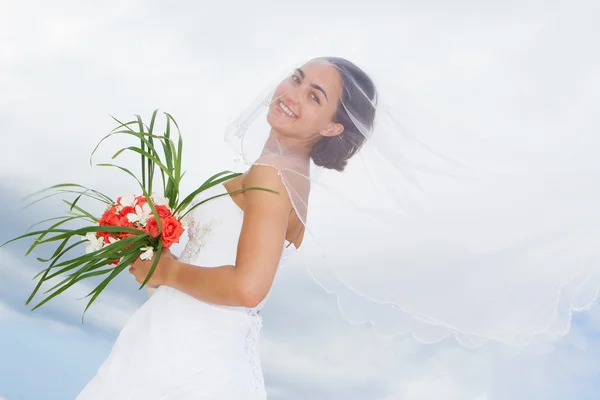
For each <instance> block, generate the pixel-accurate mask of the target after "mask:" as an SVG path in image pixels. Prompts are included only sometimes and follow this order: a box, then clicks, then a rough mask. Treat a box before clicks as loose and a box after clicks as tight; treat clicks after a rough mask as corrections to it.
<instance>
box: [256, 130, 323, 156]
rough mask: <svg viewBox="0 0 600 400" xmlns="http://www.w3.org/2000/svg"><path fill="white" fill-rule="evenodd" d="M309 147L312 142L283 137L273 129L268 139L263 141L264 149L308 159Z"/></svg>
mask: <svg viewBox="0 0 600 400" xmlns="http://www.w3.org/2000/svg"><path fill="white" fill-rule="evenodd" d="M311 148H312V143H310V144H309V143H306V142H303V141H299V140H298V139H294V138H288V137H285V136H283V135H281V134H279V133H278V132H276V131H275V130H274V129H271V133H270V135H269V139H268V140H267V142H266V143H265V147H264V151H265V152H270V153H276V154H280V155H282V156H285V157H291V158H297V159H299V160H306V161H308V160H309V159H310V152H311Z"/></svg>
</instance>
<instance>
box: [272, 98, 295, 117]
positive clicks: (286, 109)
mask: <svg viewBox="0 0 600 400" xmlns="http://www.w3.org/2000/svg"><path fill="white" fill-rule="evenodd" d="M277 108H279V110H280V111H282V112H283V114H285V115H287V116H288V117H290V118H298V116H297V115H296V114H294V113H293V112H292V110H290V109H289V107H288V106H286V105H285V104H283V102H282V101H280V102H279V104H277Z"/></svg>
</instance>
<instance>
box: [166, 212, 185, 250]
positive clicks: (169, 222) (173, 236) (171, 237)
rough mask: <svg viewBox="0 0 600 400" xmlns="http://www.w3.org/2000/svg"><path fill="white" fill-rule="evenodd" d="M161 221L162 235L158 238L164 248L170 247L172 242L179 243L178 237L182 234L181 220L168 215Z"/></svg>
mask: <svg viewBox="0 0 600 400" xmlns="http://www.w3.org/2000/svg"><path fill="white" fill-rule="evenodd" d="M161 222H162V236H161V237H160V240H161V241H162V243H163V245H164V246H165V247H166V248H169V247H171V245H172V244H173V243H179V238H180V237H181V235H182V234H183V231H184V230H183V227H182V226H181V222H179V220H178V219H177V218H175V217H168V218H165V219H164V220H161Z"/></svg>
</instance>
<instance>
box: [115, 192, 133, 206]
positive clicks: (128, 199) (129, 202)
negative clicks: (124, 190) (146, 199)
mask: <svg viewBox="0 0 600 400" xmlns="http://www.w3.org/2000/svg"><path fill="white" fill-rule="evenodd" d="M118 204H119V205H120V206H121V207H133V206H135V196H134V195H133V194H126V195H125V196H123V197H121V198H120V199H119V203H118Z"/></svg>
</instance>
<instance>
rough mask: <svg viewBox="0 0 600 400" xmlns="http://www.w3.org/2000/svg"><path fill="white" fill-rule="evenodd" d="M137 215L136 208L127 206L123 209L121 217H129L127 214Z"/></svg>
mask: <svg viewBox="0 0 600 400" xmlns="http://www.w3.org/2000/svg"><path fill="white" fill-rule="evenodd" d="M134 213H135V208H133V207H131V206H125V207H123V208H121V212H120V214H121V216H122V217H127V214H134Z"/></svg>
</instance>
